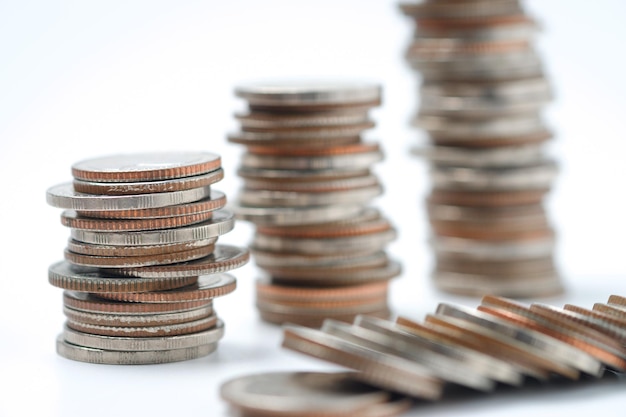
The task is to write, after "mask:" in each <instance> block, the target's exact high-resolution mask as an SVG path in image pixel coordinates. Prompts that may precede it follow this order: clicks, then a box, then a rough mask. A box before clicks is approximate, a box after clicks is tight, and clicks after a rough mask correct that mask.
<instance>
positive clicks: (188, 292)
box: [100, 274, 237, 303]
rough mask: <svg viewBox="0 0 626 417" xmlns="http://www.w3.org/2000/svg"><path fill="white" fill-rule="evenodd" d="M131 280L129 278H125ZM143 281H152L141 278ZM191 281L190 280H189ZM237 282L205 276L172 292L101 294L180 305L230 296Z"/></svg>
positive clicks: (229, 277) (226, 276) (142, 301)
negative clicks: (180, 303)
mask: <svg viewBox="0 0 626 417" xmlns="http://www.w3.org/2000/svg"><path fill="white" fill-rule="evenodd" d="M125 279H129V278H125ZM139 279H141V280H142V281H152V279H143V278H139ZM187 279H189V278H187ZM236 286H237V281H236V280H235V277H234V276H232V275H229V274H212V275H203V276H201V277H198V278H197V281H196V282H195V283H192V284H191V285H187V286H185V287H181V288H177V289H175V290H171V291H152V292H123V293H122V292H115V293H114V292H108V293H103V294H100V295H101V296H102V297H103V298H107V299H110V300H118V301H126V302H137V303H179V302H182V301H199V300H212V299H213V298H217V297H221V296H224V295H226V294H230V293H231V292H233V291H234V290H235V288H236Z"/></svg>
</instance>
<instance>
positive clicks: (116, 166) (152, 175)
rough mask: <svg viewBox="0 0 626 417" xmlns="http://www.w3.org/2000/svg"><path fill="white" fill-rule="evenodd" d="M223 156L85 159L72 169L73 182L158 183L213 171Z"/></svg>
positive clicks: (153, 154)
mask: <svg viewBox="0 0 626 417" xmlns="http://www.w3.org/2000/svg"><path fill="white" fill-rule="evenodd" d="M220 163H221V161H220V156H219V155H216V154H214V153H210V152H178V151H168V152H150V153H139V154H119V155H110V156H103V157H98V158H92V159H86V160H83V161H79V162H76V163H75V164H73V165H72V174H73V176H74V178H77V179H84V180H88V181H89V180H92V181H95V180H96V179H97V181H100V182H133V181H155V180H164V179H172V178H181V177H187V176H190V175H198V174H203V173H205V172H209V171H213V170H214V169H216V168H219V166H220Z"/></svg>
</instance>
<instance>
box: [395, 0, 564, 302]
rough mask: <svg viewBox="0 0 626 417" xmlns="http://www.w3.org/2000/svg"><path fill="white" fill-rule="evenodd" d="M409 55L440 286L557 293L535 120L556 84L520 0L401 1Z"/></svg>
mask: <svg viewBox="0 0 626 417" xmlns="http://www.w3.org/2000/svg"><path fill="white" fill-rule="evenodd" d="M401 9H402V11H403V12H404V13H405V14H406V15H407V16H409V17H411V18H412V20H413V21H414V23H415V33H414V37H413V40H412V43H411V45H410V47H409V48H408V51H407V53H406V59H407V60H408V62H409V63H410V65H411V67H412V68H413V69H415V70H416V71H417V72H418V74H419V75H421V78H422V83H421V86H420V90H419V100H420V106H419V111H418V113H417V115H416V116H415V118H414V120H413V122H414V123H413V124H414V125H415V126H416V127H419V128H421V129H423V130H424V131H425V132H426V133H427V136H428V137H429V142H430V144H429V145H427V146H425V147H423V148H420V149H417V152H418V153H419V154H420V155H423V156H424V157H425V158H426V159H427V160H428V161H429V163H430V175H431V182H432V190H431V193H430V195H429V197H428V198H427V209H428V216H429V221H430V225H431V229H432V232H433V236H432V241H431V243H432V247H433V250H434V254H435V259H436V266H435V269H434V272H433V279H434V283H435V285H436V286H437V287H438V288H439V289H441V290H443V291H448V292H453V293H459V294H468V295H482V294H486V293H492V294H499V295H503V296H510V297H535V296H548V295H553V294H556V293H560V292H561V291H562V289H563V288H562V283H561V279H560V277H559V274H558V271H557V268H556V266H555V262H554V259H553V252H554V246H555V236H554V230H553V228H552V227H551V225H550V224H549V221H548V219H547V215H546V212H545V210H544V207H543V203H544V198H545V196H546V195H547V193H548V192H549V191H550V189H551V187H552V184H553V182H554V179H555V176H556V173H557V166H556V163H555V161H553V160H552V159H551V158H549V157H548V156H547V152H546V149H545V147H546V143H547V142H548V140H549V139H550V138H551V136H552V135H551V132H550V131H549V130H548V129H547V128H546V127H545V125H544V122H543V120H542V117H541V111H542V108H543V107H544V106H545V105H546V104H547V103H548V102H549V101H550V100H551V98H552V96H551V88H550V85H549V83H548V81H547V80H546V78H545V76H544V71H543V69H542V63H541V59H540V57H539V56H538V54H537V52H536V51H535V49H534V47H533V36H534V35H535V32H536V31H537V29H538V28H537V24H536V22H535V21H533V19H531V18H530V17H528V16H527V14H526V13H525V12H524V10H523V8H522V5H521V4H520V1H519V0H467V1H456V0H426V1H423V2H419V3H403V4H401Z"/></svg>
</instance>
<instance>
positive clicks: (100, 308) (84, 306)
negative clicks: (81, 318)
mask: <svg viewBox="0 0 626 417" xmlns="http://www.w3.org/2000/svg"><path fill="white" fill-rule="evenodd" d="M63 304H64V305H66V306H68V307H70V308H73V309H75V310H80V311H85V312H89V313H106V314H120V315H122V314H134V315H138V314H144V315H153V314H163V313H175V312H180V311H187V310H193V309H195V308H199V307H212V305H213V303H212V301H211V300H208V301H207V300H197V301H181V302H174V303H138V302H123V301H115V300H108V299H106V298H101V297H98V296H97V295H96V294H90V293H84V292H75V291H63Z"/></svg>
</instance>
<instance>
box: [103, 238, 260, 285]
mask: <svg viewBox="0 0 626 417" xmlns="http://www.w3.org/2000/svg"><path fill="white" fill-rule="evenodd" d="M174 255H175V254H174ZM249 259H250V253H249V252H248V250H247V249H244V248H240V247H237V246H230V245H215V248H214V249H213V251H212V252H211V254H209V255H207V256H205V257H203V258H200V259H196V260H194V261H189V262H182V263H178V264H172V265H155V266H144V267H139V268H136V267H124V268H121V269H116V270H115V272H116V273H118V274H120V275H122V276H127V277H142V278H151V279H152V278H159V277H184V276H199V275H206V274H218V273H221V272H226V271H230V270H231V269H236V268H239V267H241V266H243V265H245V264H246V263H247V262H248V260H249Z"/></svg>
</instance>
